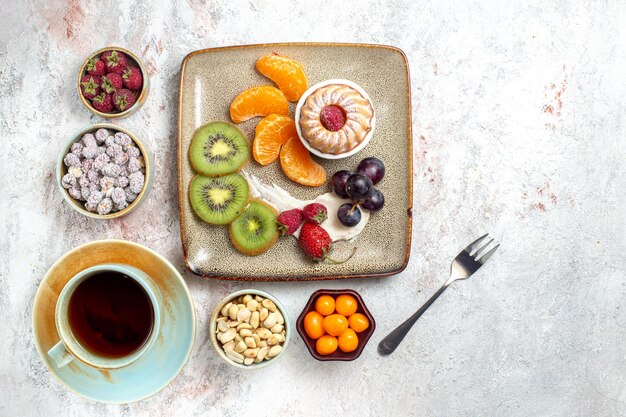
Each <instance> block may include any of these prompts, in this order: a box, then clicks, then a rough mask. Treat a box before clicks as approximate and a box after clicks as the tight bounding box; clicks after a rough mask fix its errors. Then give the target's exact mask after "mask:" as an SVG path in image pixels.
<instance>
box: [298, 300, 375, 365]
mask: <svg viewBox="0 0 626 417" xmlns="http://www.w3.org/2000/svg"><path fill="white" fill-rule="evenodd" d="M296 327H297V329H298V333H299V334H300V337H302V340H304V343H305V345H306V347H307V348H308V349H309V352H310V353H311V356H313V357H314V358H315V359H317V360H318V361H352V360H354V359H356V358H358V357H359V356H360V355H361V352H363V348H365V345H366V344H367V342H368V341H369V339H370V337H371V336H372V334H373V333H374V330H375V329H376V322H375V321H374V317H372V314H371V313H370V312H369V310H368V309H367V306H366V305H365V303H364V302H363V298H361V296H360V295H359V293H357V292H356V291H354V290H349V289H345V290H318V291H315V292H314V293H313V294H312V295H311V297H310V298H309V301H308V302H307V304H306V306H305V307H304V309H303V310H302V313H300V316H299V317H298V321H297V323H296Z"/></svg>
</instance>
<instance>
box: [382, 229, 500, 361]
mask: <svg viewBox="0 0 626 417" xmlns="http://www.w3.org/2000/svg"><path fill="white" fill-rule="evenodd" d="M488 237H489V234H486V235H484V236H481V237H479V238H478V239H476V240H475V241H473V242H472V243H470V244H469V245H468V246H467V247H466V248H465V249H463V250H462V251H461V253H459V254H458V255H457V256H456V258H454V260H453V261H452V265H450V278H448V280H447V281H446V283H445V284H443V286H442V287H441V288H439V290H438V291H437V292H436V293H435V294H434V295H433V296H432V297H430V299H429V300H428V301H426V303H425V304H424V305H423V306H422V307H421V308H420V309H419V310H417V311H416V312H415V314H413V315H412V316H411V317H409V318H408V319H407V320H406V321H405V322H404V323H402V324H401V325H399V326H398V327H396V329H395V330H394V331H392V332H391V333H389V335H387V337H385V338H384V339H383V340H381V342H380V343H379V344H378V353H379V354H381V355H385V356H386V355H389V354H391V353H392V352H393V351H394V350H396V348H397V347H398V345H400V342H402V339H404V337H405V336H406V335H407V334H408V333H409V330H411V327H413V325H414V324H415V322H416V321H417V319H419V318H420V316H421V315H422V314H424V312H425V311H426V310H428V307H430V306H431V304H432V303H434V302H435V300H436V299H437V297H439V296H440V295H441V294H442V293H443V292H444V291H445V289H446V288H448V286H449V285H450V284H452V283H453V282H454V281H459V280H462V279H467V278H469V277H471V276H472V274H473V273H474V272H476V271H477V270H478V269H479V268H480V267H481V266H483V265H484V264H485V262H487V261H488V260H489V258H491V255H493V254H494V252H495V251H496V250H497V249H498V247H499V246H500V245H499V244H498V245H495V246H494V247H493V248H492V249H490V250H489V251H488V252H485V251H486V249H487V248H488V247H489V245H491V243H492V242H493V238H489V239H488V240H486V239H487V238H488ZM485 242H486V243H485Z"/></svg>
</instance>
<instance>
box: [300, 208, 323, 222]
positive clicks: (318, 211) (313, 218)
mask: <svg viewBox="0 0 626 417" xmlns="http://www.w3.org/2000/svg"><path fill="white" fill-rule="evenodd" d="M302 213H303V214H304V219H305V220H306V221H308V222H311V223H315V224H322V223H324V220H326V219H327V218H328V210H327V209H326V206H324V205H323V204H320V203H311V204H307V205H306V206H304V208H303V209H302Z"/></svg>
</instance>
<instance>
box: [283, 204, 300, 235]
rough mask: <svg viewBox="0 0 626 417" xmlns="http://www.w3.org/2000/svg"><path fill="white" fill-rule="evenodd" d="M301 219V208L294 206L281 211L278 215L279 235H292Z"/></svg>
mask: <svg viewBox="0 0 626 417" xmlns="http://www.w3.org/2000/svg"><path fill="white" fill-rule="evenodd" d="M303 221H304V216H303V215H302V210H300V209H297V208H295V209H291V210H287V211H283V212H282V213H280V214H279V215H278V231H279V232H280V234H281V236H285V235H293V234H294V233H295V232H296V230H298V227H300V225H301V224H302V222H303Z"/></svg>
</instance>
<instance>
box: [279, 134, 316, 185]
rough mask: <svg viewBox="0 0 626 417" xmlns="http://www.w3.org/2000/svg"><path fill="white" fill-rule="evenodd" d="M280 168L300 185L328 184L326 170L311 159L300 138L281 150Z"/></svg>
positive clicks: (288, 142) (290, 140)
mask: <svg viewBox="0 0 626 417" xmlns="http://www.w3.org/2000/svg"><path fill="white" fill-rule="evenodd" d="M280 166H281V167H282V169H283V172H284V173H285V175H287V177H288V178H289V179H290V180H292V181H295V182H297V183H298V184H302V185H308V186H311V187H318V186H320V185H322V184H324V183H326V170H325V169H324V167H323V166H321V165H320V164H318V163H317V162H315V161H314V160H313V158H311V154H309V151H308V150H307V148H305V147H304V145H303V144H302V142H300V139H299V138H298V137H295V138H291V139H289V140H288V141H287V143H285V144H284V145H283V147H282V149H281V150H280Z"/></svg>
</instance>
